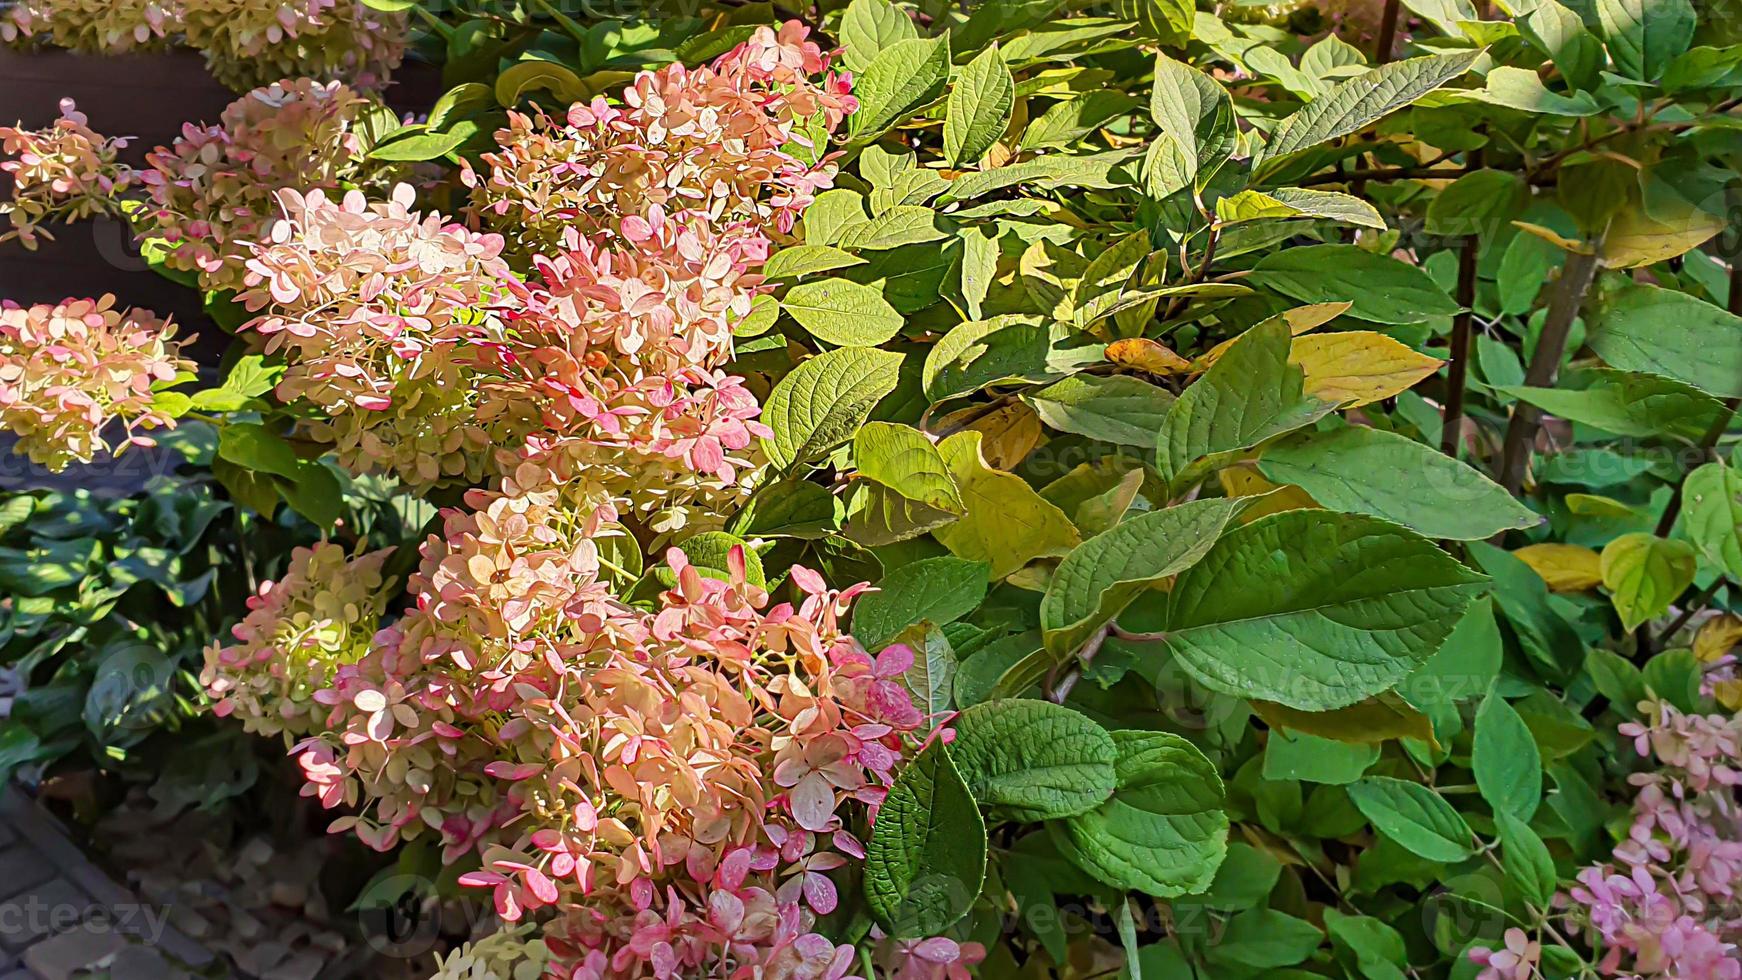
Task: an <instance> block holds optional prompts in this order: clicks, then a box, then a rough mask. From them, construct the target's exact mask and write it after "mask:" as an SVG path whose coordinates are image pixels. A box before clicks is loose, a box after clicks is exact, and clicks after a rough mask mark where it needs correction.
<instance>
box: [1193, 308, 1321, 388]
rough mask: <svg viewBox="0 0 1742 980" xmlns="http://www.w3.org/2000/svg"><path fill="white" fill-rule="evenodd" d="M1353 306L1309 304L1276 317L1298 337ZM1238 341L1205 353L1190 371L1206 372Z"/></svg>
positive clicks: (1229, 341) (1227, 341)
mask: <svg viewBox="0 0 1742 980" xmlns="http://www.w3.org/2000/svg"><path fill="white" fill-rule="evenodd" d="M1354 305H1355V304H1353V303H1309V304H1308V305H1306V306H1297V307H1295V308H1294V309H1292V310H1284V311H1282V313H1280V314H1278V315H1279V316H1281V318H1282V322H1284V323H1286V324H1288V333H1289V335H1290V336H1292V337H1299V336H1300V335H1301V334H1303V333H1306V332H1307V331H1309V330H1317V329H1318V328H1320V327H1322V326H1324V325H1325V324H1327V323H1330V322H1331V321H1332V320H1335V319H1336V318H1337V317H1340V316H1342V315H1343V314H1345V313H1347V312H1349V308H1350V307H1351V306H1354ZM1239 339H1240V338H1239V337H1231V338H1229V339H1227V340H1224V341H1222V342H1221V343H1219V344H1217V345H1216V346H1214V347H1212V348H1210V349H1209V350H1207V351H1205V352H1204V353H1203V354H1201V355H1199V357H1198V359H1197V361H1196V362H1194V363H1193V364H1192V370H1193V371H1208V370H1209V369H1210V365H1212V364H1214V363H1216V361H1217V360H1218V359H1219V358H1220V357H1221V356H1222V353H1223V352H1224V351H1226V350H1227V349H1228V345H1230V344H1232V343H1233V342H1234V341H1236V340H1239Z"/></svg>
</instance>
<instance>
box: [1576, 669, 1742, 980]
mask: <svg viewBox="0 0 1742 980" xmlns="http://www.w3.org/2000/svg"><path fill="white" fill-rule="evenodd" d="M1641 707H1642V709H1643V710H1644V711H1645V713H1646V715H1647V721H1646V722H1644V723H1637V722H1629V723H1627V724H1624V725H1622V726H1621V734H1623V735H1625V736H1627V737H1629V738H1632V739H1633V740H1634V746H1635V748H1636V749H1637V751H1638V752H1639V754H1640V755H1641V756H1644V757H1646V758H1655V761H1656V768H1654V769H1653V770H1651V771H1648V772H1641V773H1635V774H1634V775H1633V776H1631V777H1629V782H1630V783H1632V785H1634V786H1635V787H1637V788H1638V795H1637V796H1636V797H1635V798H1634V802H1633V825H1632V827H1631V828H1630V829H1629V830H1628V834H1627V839H1626V840H1624V841H1622V842H1621V843H1620V844H1619V845H1617V846H1616V848H1615V858H1614V862H1613V863H1611V864H1603V865H1595V866H1592V867H1589V868H1586V869H1584V870H1583V871H1581V872H1579V875H1578V881H1579V884H1578V885H1576V886H1574V887H1573V888H1572V890H1571V902H1572V907H1573V908H1574V910H1575V911H1576V912H1577V914H1579V915H1580V916H1581V917H1582V918H1583V919H1584V921H1585V922H1586V924H1587V926H1588V931H1589V934H1590V936H1591V937H1592V940H1593V943H1594V944H1595V945H1596V946H1597V948H1598V949H1599V950H1601V951H1602V952H1603V954H1604V955H1603V958H1602V961H1601V963H1600V964H1599V966H1600V967H1601V968H1602V969H1603V970H1604V971H1605V972H1606V973H1609V974H1613V975H1622V974H1624V975H1628V976H1653V977H1686V978H1709V980H1737V978H1739V977H1742V954H1739V952H1738V949H1739V943H1742V808H1739V807H1738V804H1737V798H1736V789H1735V788H1736V787H1737V786H1738V785H1742V718H1738V717H1734V716H1732V717H1725V716H1722V715H1696V714H1684V713H1682V712H1681V711H1678V710H1677V709H1676V708H1674V707H1673V706H1671V705H1669V704H1667V703H1662V702H1650V701H1648V702H1645V703H1644V704H1643V705H1642V706H1641Z"/></svg>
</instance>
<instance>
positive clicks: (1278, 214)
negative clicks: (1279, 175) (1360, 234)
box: [1216, 187, 1385, 230]
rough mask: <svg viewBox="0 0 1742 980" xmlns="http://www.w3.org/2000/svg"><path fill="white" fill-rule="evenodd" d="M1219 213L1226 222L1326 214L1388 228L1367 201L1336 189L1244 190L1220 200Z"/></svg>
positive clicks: (1330, 218)
mask: <svg viewBox="0 0 1742 980" xmlns="http://www.w3.org/2000/svg"><path fill="white" fill-rule="evenodd" d="M1216 217H1217V218H1218V219H1220V220H1221V221H1222V223H1223V224H1236V223H1238V222H1241V221H1263V220H1276V219H1285V218H1324V219H1327V220H1330V221H1341V222H1343V223H1344V224H1350V225H1357V226H1359V227H1362V228H1377V229H1380V230H1384V228H1385V219H1384V218H1381V217H1380V216H1379V211H1378V210H1377V209H1375V208H1374V207H1373V205H1371V204H1368V203H1367V202H1366V201H1363V200H1361V199H1360V198H1358V197H1353V196H1351V195H1348V194H1339V193H1337V192H1336V191H1315V190H1308V189H1307V188H1304V187H1279V188H1276V189H1274V190H1269V191H1258V190H1251V189H1247V190H1243V191H1241V192H1240V193H1238V194H1234V195H1232V196H1230V197H1224V198H1221V199H1219V200H1217V201H1216Z"/></svg>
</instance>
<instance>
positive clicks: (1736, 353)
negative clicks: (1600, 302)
mask: <svg viewBox="0 0 1742 980" xmlns="http://www.w3.org/2000/svg"><path fill="white" fill-rule="evenodd" d="M1586 342H1587V343H1589V344H1590V345H1591V349H1592V350H1594V351H1596V352H1597V353H1598V354H1599V355H1600V356H1601V357H1602V358H1603V360H1604V361H1605V362H1607V363H1608V364H1609V366H1611V367H1615V368H1620V369H1621V370H1623V371H1643V372H1646V373H1648V374H1661V375H1663V376H1665V377H1669V378H1674V379H1676V380H1677V381H1682V382H1686V383H1687V384H1690V385H1693V386H1694V387H1696V388H1699V389H1701V390H1703V391H1707V392H1710V393H1711V394H1714V395H1717V396H1719V397H1720V398H1738V397H1742V317H1738V316H1735V315H1734V314H1731V313H1728V312H1726V311H1725V310H1723V309H1722V308H1721V307H1718V306H1714V305H1712V304H1711V303H1707V302H1705V301H1704V300H1700V299H1697V298H1695V297H1693V296H1689V295H1688V294H1687V293H1682V292H1677V291H1675V290H1673V289H1662V288H1659V287H1657V286H1644V285H1637V284H1629V285H1628V286H1627V287H1626V288H1624V289H1622V290H1621V291H1620V292H1619V293H1618V294H1617V295H1616V296H1615V297H1614V299H1612V300H1611V301H1610V302H1609V303H1608V304H1606V305H1605V306H1604V307H1603V310H1602V313H1601V314H1600V315H1599V316H1598V317H1597V318H1596V322H1595V323H1594V324H1593V325H1592V326H1591V331H1590V334H1589V336H1588V337H1587V338H1586Z"/></svg>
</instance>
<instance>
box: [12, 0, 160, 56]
mask: <svg viewBox="0 0 1742 980" xmlns="http://www.w3.org/2000/svg"><path fill="white" fill-rule="evenodd" d="M180 29H181V4H180V3H178V2H176V0H21V2H19V3H16V4H13V5H12V6H11V7H10V8H9V9H7V10H6V11H5V12H4V13H3V14H0V41H5V42H7V43H13V42H16V41H19V40H21V39H31V40H34V41H39V42H42V43H47V44H52V45H54V46H55V47H59V48H70V49H71V50H74V51H81V52H84V53H87V54H121V53H124V52H127V51H133V50H137V49H139V48H142V47H149V46H152V45H155V44H158V43H160V42H162V41H163V40H164V38H165V37H167V36H168V35H169V34H173V33H175V32H176V31H178V30H180Z"/></svg>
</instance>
